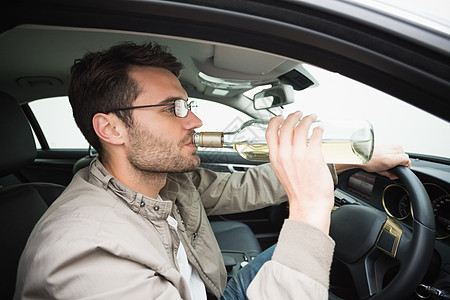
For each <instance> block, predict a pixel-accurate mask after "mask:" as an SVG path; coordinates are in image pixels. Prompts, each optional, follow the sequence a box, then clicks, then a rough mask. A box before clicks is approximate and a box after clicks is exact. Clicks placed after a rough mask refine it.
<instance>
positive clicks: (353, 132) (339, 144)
mask: <svg viewBox="0 0 450 300" xmlns="http://www.w3.org/2000/svg"><path fill="white" fill-rule="evenodd" d="M267 125H268V121H267V120H257V119H255V120H250V121H247V122H245V123H244V124H242V126H241V127H240V128H239V129H238V130H236V131H233V132H199V133H195V134H194V144H196V145H197V146H199V147H212V148H222V147H226V148H234V149H235V150H236V151H237V152H238V153H239V154H240V155H241V156H242V157H243V158H245V159H247V160H250V161H260V162H266V161H269V149H268V147H267V142H266V140H265V131H266V129H267ZM317 126H321V127H323V129H324V132H323V138H322V154H323V156H324V158H325V161H326V162H328V163H354V164H364V163H367V162H368V161H369V160H370V159H371V158H372V154H373V147H374V135H373V128H372V125H371V124H370V123H369V122H367V121H342V122H341V121H333V122H328V121H317V122H315V123H314V124H313V125H312V126H311V130H312V129H313V128H315V127H317Z"/></svg>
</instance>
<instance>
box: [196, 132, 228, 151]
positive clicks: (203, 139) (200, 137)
mask: <svg viewBox="0 0 450 300" xmlns="http://www.w3.org/2000/svg"><path fill="white" fill-rule="evenodd" d="M193 143H194V145H195V146H197V147H210V148H222V147H223V146H224V134H223V133H222V132H196V133H194V136H193Z"/></svg>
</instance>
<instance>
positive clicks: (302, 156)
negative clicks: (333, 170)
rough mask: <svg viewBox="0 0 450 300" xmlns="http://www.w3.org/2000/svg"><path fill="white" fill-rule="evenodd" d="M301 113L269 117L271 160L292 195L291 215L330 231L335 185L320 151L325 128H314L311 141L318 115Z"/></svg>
mask: <svg viewBox="0 0 450 300" xmlns="http://www.w3.org/2000/svg"><path fill="white" fill-rule="evenodd" d="M301 117H302V113H301V112H296V113H292V114H290V115H289V116H288V117H287V118H286V120H284V122H283V118H282V117H280V116H278V117H274V118H272V119H271V120H270V122H269V126H268V128H267V131H266V139H267V145H268V147H269V155H270V161H271V164H272V167H273V169H274V171H275V174H276V175H277V177H278V179H279V180H280V182H281V184H282V185H283V187H284V189H285V190H286V193H287V196H288V199H289V219H293V220H297V221H302V222H305V223H308V224H310V225H312V226H315V227H317V228H319V229H320V230H322V231H323V232H325V233H327V234H328V232H329V227H330V213H331V210H332V208H333V205H334V187H333V180H332V177H331V174H330V171H329V169H328V167H327V165H326V163H325V160H324V158H323V155H322V151H321V147H322V132H323V129H322V128H320V127H317V128H315V129H314V131H313V133H312V135H311V137H310V139H309V142H308V130H309V128H310V127H311V124H312V123H313V122H315V121H316V118H317V117H316V116H315V115H309V116H306V117H304V118H303V119H302V120H301V121H300V119H301ZM299 121H300V122H299Z"/></svg>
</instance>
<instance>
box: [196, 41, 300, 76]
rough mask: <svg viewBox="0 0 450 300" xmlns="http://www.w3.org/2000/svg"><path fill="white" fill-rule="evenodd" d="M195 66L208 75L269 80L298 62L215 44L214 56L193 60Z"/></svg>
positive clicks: (298, 63)
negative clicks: (207, 58) (204, 59)
mask: <svg viewBox="0 0 450 300" xmlns="http://www.w3.org/2000/svg"><path fill="white" fill-rule="evenodd" d="M195 64H196V66H197V68H198V69H199V70H200V71H201V72H203V73H205V74H208V75H210V76H215V77H221V78H228V79H239V80H258V81H260V80H263V81H264V80H270V79H272V80H273V79H274V78H277V77H278V76H280V75H282V74H285V73H287V72H289V71H291V70H292V69H294V68H295V67H297V66H298V65H300V62H298V61H292V60H289V59H286V58H284V57H281V56H276V55H271V54H266V53H264V52H259V51H254V50H250V49H245V48H236V47H225V46H217V45H216V46H215V47H214V56H213V57H211V58H210V59H209V60H206V61H202V62H200V61H195Z"/></svg>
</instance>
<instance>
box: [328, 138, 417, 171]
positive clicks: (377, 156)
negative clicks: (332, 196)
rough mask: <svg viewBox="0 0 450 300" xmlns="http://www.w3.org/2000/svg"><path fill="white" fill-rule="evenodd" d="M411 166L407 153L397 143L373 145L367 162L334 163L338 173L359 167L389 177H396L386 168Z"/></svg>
mask: <svg viewBox="0 0 450 300" xmlns="http://www.w3.org/2000/svg"><path fill="white" fill-rule="evenodd" d="M398 165H400V166H405V167H408V168H410V167H411V160H410V159H409V156H408V154H406V153H405V151H404V150H403V148H402V147H401V146H399V145H380V146H375V149H374V152H373V156H372V159H371V160H370V161H369V162H368V163H367V164H364V165H363V164H336V165H335V166H336V172H337V173H338V174H340V173H342V172H344V171H347V170H350V169H354V168H361V169H363V170H365V171H367V172H377V173H379V174H381V175H383V176H386V177H388V178H390V179H397V177H396V176H395V175H394V174H392V173H391V172H389V171H388V170H389V169H391V168H393V167H395V166H398Z"/></svg>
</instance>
